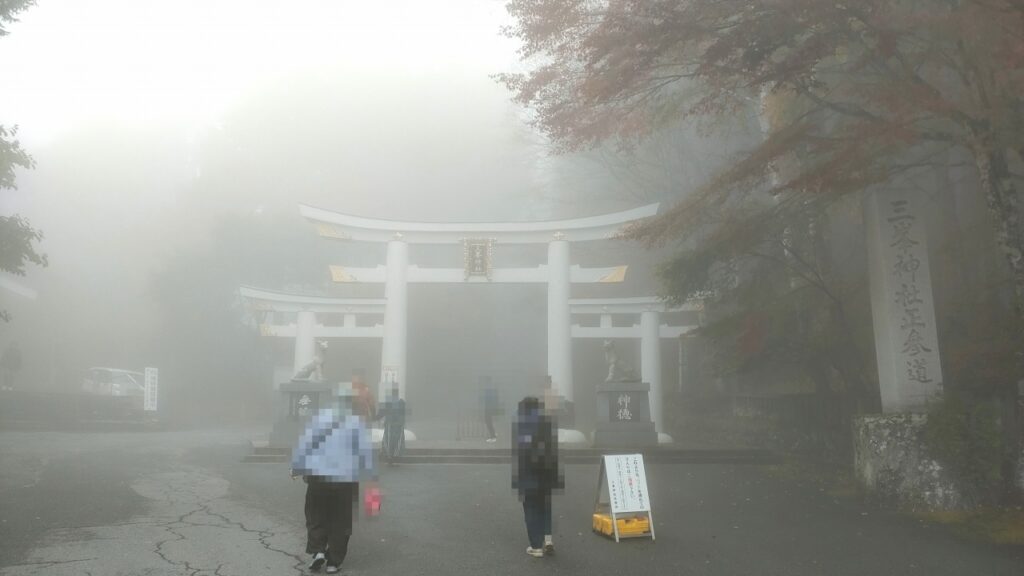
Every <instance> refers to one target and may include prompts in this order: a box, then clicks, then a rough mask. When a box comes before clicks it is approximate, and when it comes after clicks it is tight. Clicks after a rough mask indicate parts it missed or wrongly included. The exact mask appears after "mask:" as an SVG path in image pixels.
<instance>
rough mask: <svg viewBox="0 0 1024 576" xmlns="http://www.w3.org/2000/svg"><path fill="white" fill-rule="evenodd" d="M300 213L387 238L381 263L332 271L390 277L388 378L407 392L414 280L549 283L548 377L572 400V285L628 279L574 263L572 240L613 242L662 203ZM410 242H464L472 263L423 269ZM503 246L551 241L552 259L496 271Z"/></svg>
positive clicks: (330, 229) (344, 232) (354, 233)
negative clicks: (452, 219)
mask: <svg viewBox="0 0 1024 576" xmlns="http://www.w3.org/2000/svg"><path fill="white" fill-rule="evenodd" d="M299 212H300V214H301V215H302V216H303V217H305V218H306V219H308V220H309V221H310V222H312V223H314V224H315V225H316V228H317V232H318V233H319V234H320V235H321V236H323V237H326V238H334V239H338V240H347V241H357V242H376V243H383V242H386V243H387V262H386V264H385V265H384V266H383V267H376V268H343V267H334V268H332V271H331V273H332V277H333V278H334V279H335V280H336V281H342V282H348V281H362V282H373V281H376V282H380V281H383V282H384V299H385V311H384V342H383V346H382V350H381V381H384V380H385V376H384V372H385V370H387V371H389V372H390V373H391V374H393V375H394V377H395V378H396V380H397V381H398V382H399V386H400V390H399V393H400V394H403V395H404V394H405V390H404V386H405V381H406V380H407V378H406V347H407V343H406V339H407V327H408V296H407V287H408V284H409V282H466V281H476V282H543V283H546V284H547V285H548V308H547V313H548V360H547V364H548V374H549V375H550V376H551V380H552V383H553V385H554V387H555V389H556V390H557V392H558V393H559V394H560V395H562V396H563V397H564V398H566V399H569V400H571V399H572V393H573V386H572V384H573V378H572V357H571V354H572V348H571V342H572V334H571V320H570V315H569V314H570V313H569V285H570V282H573V281H576V282H621V281H622V278H623V276H624V274H625V269H624V267H614V268H603V269H591V270H587V269H582V268H579V267H576V266H572V265H570V263H569V252H570V248H569V245H570V242H586V241H593V240H605V239H610V238H613V237H615V236H616V235H617V234H618V232H619V230H621V228H622V227H623V226H624V225H626V224H628V223H630V222H633V221H635V220H639V219H642V218H647V217H650V216H654V215H655V214H657V212H658V204H649V205H647V206H642V207H639V208H634V209H631V210H625V211H622V212H616V213H612V214H604V215H600V216H590V217H586V218H574V219H568V220H554V221H547V222H486V223H433V222H402V221H395V220H381V219H376V218H365V217H360V216H353V215H350V214H342V213H339V212H334V211H330V210H324V209H321V208H315V207H312V206H307V205H303V204H300V205H299ZM410 244H435V245H436V244H454V245H462V246H463V250H464V255H465V257H466V266H465V267H464V268H450V269H423V268H419V267H417V266H410V265H409V245H410ZM495 244H502V245H505V244H509V245H515V244H547V246H548V257H547V264H546V266H545V265H541V266H539V267H537V268H507V269H500V268H499V269H492V267H491V249H492V247H493V245H495Z"/></svg>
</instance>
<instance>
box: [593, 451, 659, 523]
mask: <svg viewBox="0 0 1024 576" xmlns="http://www.w3.org/2000/svg"><path fill="white" fill-rule="evenodd" d="M595 508H596V509H597V511H598V512H604V511H607V512H608V513H609V514H610V515H611V520H612V529H613V531H614V533H615V541H616V542H618V541H619V538H620V534H619V525H618V522H617V520H618V518H619V517H620V516H646V517H647V520H648V522H649V524H650V536H651V540H654V517H653V515H652V514H651V500H650V493H649V492H648V490H647V473H646V472H645V471H644V457H643V454H609V455H605V456H604V457H602V459H601V471H600V478H599V480H598V490H597V502H596V504H595ZM634 536H641V535H634ZM642 536H646V534H643V535H642ZM622 537H626V536H622Z"/></svg>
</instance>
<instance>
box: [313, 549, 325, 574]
mask: <svg viewBox="0 0 1024 576" xmlns="http://www.w3.org/2000/svg"><path fill="white" fill-rule="evenodd" d="M326 563H327V556H324V553H323V552H317V553H316V554H314V555H313V561H312V562H310V563H309V569H310V570H312V571H313V572H319V571H320V569H321V568H323V567H324V564H326Z"/></svg>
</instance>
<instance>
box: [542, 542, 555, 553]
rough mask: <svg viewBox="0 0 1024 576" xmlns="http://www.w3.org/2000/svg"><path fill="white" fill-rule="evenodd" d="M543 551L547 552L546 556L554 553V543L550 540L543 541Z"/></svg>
mask: <svg viewBox="0 0 1024 576" xmlns="http://www.w3.org/2000/svg"><path fill="white" fill-rule="evenodd" d="M544 553H545V554H547V555H548V556H551V555H552V554H554V553H555V543H554V542H552V541H550V540H548V541H547V542H545V543H544Z"/></svg>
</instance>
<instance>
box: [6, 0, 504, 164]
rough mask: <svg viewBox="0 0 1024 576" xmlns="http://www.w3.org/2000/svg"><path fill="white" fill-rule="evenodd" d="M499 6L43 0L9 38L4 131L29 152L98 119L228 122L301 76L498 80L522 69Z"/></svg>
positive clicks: (191, 126)
mask: <svg viewBox="0 0 1024 576" xmlns="http://www.w3.org/2000/svg"><path fill="white" fill-rule="evenodd" d="M507 19H508V17H507V14H506V12H505V10H504V6H503V2H501V1H492V0H433V1H429V2H426V1H423V0H390V1H388V2H375V1H369V0H366V1H358V2H357V1H350V0H288V1H284V0H175V1H173V2H168V1H166V0H88V1H85V0H40V1H39V5H38V6H35V7H32V8H30V9H29V10H28V11H26V12H24V13H23V14H22V17H21V22H20V23H17V24H15V25H13V26H11V28H10V31H11V34H10V35H9V36H8V37H6V38H4V39H3V40H0V69H2V70H3V71H4V74H3V88H2V89H0V123H3V124H19V125H20V126H21V139H22V141H23V143H25V144H26V145H27V146H28V147H30V148H32V147H37V146H40V145H45V144H46V143H48V142H49V141H51V140H52V139H54V138H56V137H59V136H60V135H61V134H62V133H64V132H67V131H68V130H71V129H73V128H74V127H75V126H76V125H81V124H83V123H89V124H92V123H94V122H97V121H98V122H103V123H115V124H126V125H131V126H134V127H140V126H145V125H154V126H161V127H164V126H173V127H175V128H177V129H181V130H185V131H186V133H188V132H194V131H195V130H197V129H201V128H202V127H204V126H211V125H216V124H217V123H218V121H219V120H220V118H221V115H222V114H223V113H224V111H225V110H226V109H228V108H229V107H230V106H231V105H232V104H233V103H235V102H237V101H238V100H239V99H240V98H242V97H244V95H245V93H246V92H248V91H251V90H257V89H260V88H261V87H262V88H265V87H266V85H267V84H273V83H274V82H278V81H280V82H286V81H287V79H288V77H289V76H293V75H295V74H307V73H309V72H310V71H318V72H319V73H332V74H343V75H345V76H347V77H348V78H349V79H350V80H351V81H352V82H354V83H361V82H375V81H377V80H378V79H379V78H380V74H381V71H386V73H387V74H388V75H389V77H391V78H394V77H396V76H398V77H401V76H405V77H409V78H417V77H424V76H430V77H443V76H446V75H451V76H461V75H465V74H467V73H479V74H491V73H495V72H501V71H506V70H508V69H510V68H512V67H514V66H515V43H514V42H513V41H511V40H509V39H506V38H504V37H502V36H501V35H500V34H499V30H500V26H501V25H502V24H503V23H505V22H506V21H507Z"/></svg>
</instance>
